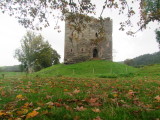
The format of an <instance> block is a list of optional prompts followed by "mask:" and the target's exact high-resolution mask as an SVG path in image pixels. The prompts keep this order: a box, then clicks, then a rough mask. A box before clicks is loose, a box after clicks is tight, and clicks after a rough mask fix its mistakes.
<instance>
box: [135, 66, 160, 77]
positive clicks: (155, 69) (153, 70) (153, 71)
mask: <svg viewBox="0 0 160 120" xmlns="http://www.w3.org/2000/svg"><path fill="white" fill-rule="evenodd" d="M138 73H139V74H141V75H147V76H153V75H159V76H160V64H154V65H148V66H144V67H142V68H140V70H139V72H138Z"/></svg>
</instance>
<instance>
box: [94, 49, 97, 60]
mask: <svg viewBox="0 0 160 120" xmlns="http://www.w3.org/2000/svg"><path fill="white" fill-rule="evenodd" d="M97 57H98V50H97V49H93V58H97Z"/></svg>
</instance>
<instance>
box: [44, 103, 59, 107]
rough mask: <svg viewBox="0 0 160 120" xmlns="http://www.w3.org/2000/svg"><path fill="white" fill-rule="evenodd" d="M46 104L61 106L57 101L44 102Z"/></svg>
mask: <svg viewBox="0 0 160 120" xmlns="http://www.w3.org/2000/svg"><path fill="white" fill-rule="evenodd" d="M46 104H47V105H48V106H50V107H51V106H56V107H61V106H62V104H60V103H58V102H48V103H46Z"/></svg>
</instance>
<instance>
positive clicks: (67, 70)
mask: <svg viewBox="0 0 160 120" xmlns="http://www.w3.org/2000/svg"><path fill="white" fill-rule="evenodd" d="M137 70H138V69H136V68H133V67H130V66H127V65H124V64H120V63H115V62H111V61H104V60H93V61H87V62H82V63H77V64H71V65H64V64H59V65H54V66H52V67H49V68H46V69H43V70H41V71H39V72H37V73H36V75H38V76H69V77H101V78H105V77H117V75H122V76H123V75H124V76H126V75H131V74H132V73H134V72H136V71H137Z"/></svg>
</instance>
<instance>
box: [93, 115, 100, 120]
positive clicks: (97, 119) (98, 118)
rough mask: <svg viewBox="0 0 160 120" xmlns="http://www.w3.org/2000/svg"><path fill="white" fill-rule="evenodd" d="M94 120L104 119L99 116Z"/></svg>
mask: <svg viewBox="0 0 160 120" xmlns="http://www.w3.org/2000/svg"><path fill="white" fill-rule="evenodd" d="M93 120H102V119H101V118H100V117H99V116H98V117H96V118H94V119H93Z"/></svg>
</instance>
